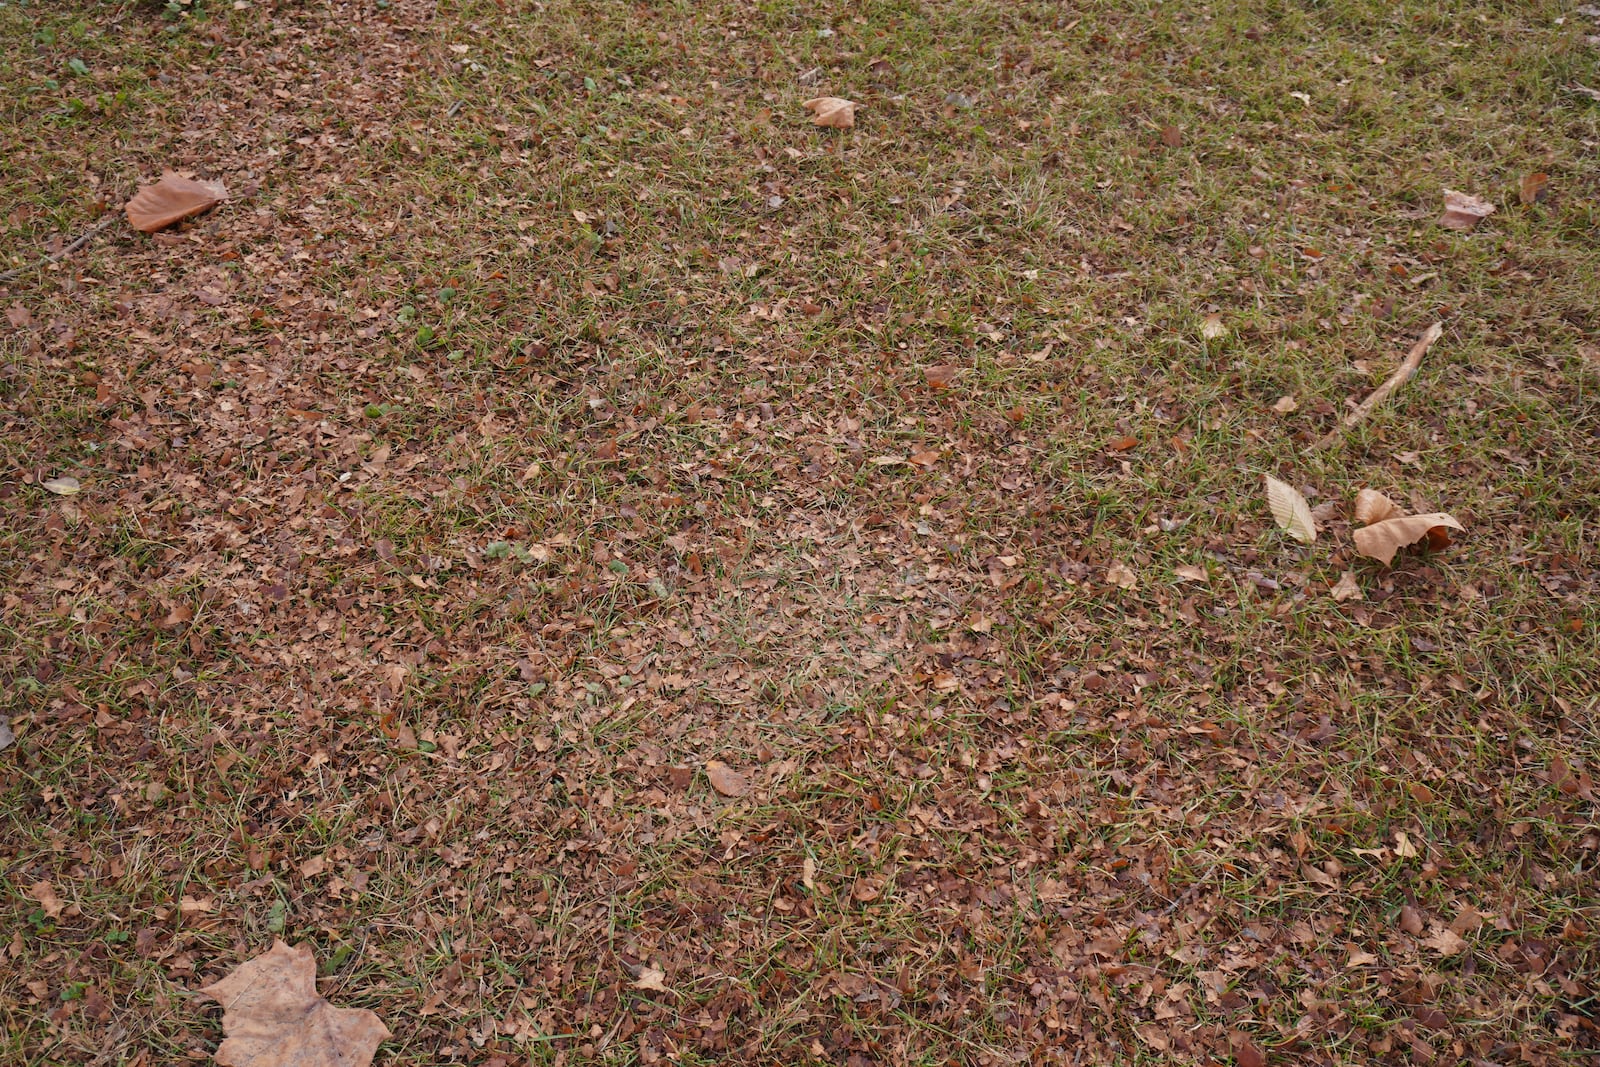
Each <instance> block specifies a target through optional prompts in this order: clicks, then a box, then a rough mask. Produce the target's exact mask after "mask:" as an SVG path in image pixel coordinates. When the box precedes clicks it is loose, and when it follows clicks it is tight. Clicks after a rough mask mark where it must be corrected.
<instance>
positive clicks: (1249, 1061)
mask: <svg viewBox="0 0 1600 1067" xmlns="http://www.w3.org/2000/svg"><path fill="white" fill-rule="evenodd" d="M1228 1042H1229V1044H1231V1045H1233V1061H1234V1062H1235V1063H1237V1064H1238V1065H1239V1067H1266V1064H1267V1056H1266V1053H1264V1052H1262V1051H1261V1050H1260V1049H1259V1048H1257V1047H1256V1044H1255V1042H1254V1041H1251V1040H1250V1039H1249V1038H1248V1037H1246V1036H1245V1035H1244V1034H1241V1033H1239V1032H1238V1031H1237V1030H1235V1031H1234V1032H1233V1033H1232V1034H1229V1035H1228Z"/></svg>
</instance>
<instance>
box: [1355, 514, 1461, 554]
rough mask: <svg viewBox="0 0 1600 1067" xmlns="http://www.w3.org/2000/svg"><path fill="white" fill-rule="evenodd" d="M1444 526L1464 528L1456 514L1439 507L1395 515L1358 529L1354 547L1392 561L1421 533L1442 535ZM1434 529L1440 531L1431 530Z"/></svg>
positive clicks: (1441, 537) (1436, 537) (1441, 536)
mask: <svg viewBox="0 0 1600 1067" xmlns="http://www.w3.org/2000/svg"><path fill="white" fill-rule="evenodd" d="M1445 528H1449V529H1452V530H1465V529H1466V527H1465V526H1462V525H1461V523H1459V522H1457V521H1456V519H1455V516H1453V515H1447V514H1445V513H1444V512H1442V511H1436V512H1433V513H1432V514H1429V515H1397V516H1395V517H1394V518H1392V519H1384V520H1383V521H1382V522H1375V523H1373V524H1372V525H1371V526H1363V527H1361V529H1359V530H1357V531H1356V534H1355V537H1356V551H1357V552H1359V553H1361V554H1362V555H1363V556H1367V557H1368V558H1370V559H1375V560H1378V561H1379V562H1381V563H1392V562H1393V561H1394V554H1395V553H1396V552H1398V551H1400V550H1401V549H1402V548H1405V547H1406V546H1407V545H1414V544H1416V543H1417V542H1418V541H1420V540H1422V539H1423V538H1424V537H1426V538H1428V539H1429V540H1430V541H1433V540H1440V539H1443V534H1442V531H1443V530H1444V529H1445ZM1436 530H1438V531H1441V533H1439V534H1436V533H1434V531H1436ZM1444 544H1449V541H1448V540H1447V539H1445V540H1444ZM1438 547H1442V545H1441V546H1438Z"/></svg>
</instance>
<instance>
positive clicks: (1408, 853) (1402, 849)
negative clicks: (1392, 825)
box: [1394, 830, 1417, 860]
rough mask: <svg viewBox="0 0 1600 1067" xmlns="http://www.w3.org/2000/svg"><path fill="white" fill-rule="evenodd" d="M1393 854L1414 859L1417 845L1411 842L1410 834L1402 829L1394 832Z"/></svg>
mask: <svg viewBox="0 0 1600 1067" xmlns="http://www.w3.org/2000/svg"><path fill="white" fill-rule="evenodd" d="M1394 854H1395V855H1396V856H1399V857H1400V858H1401V859H1403V860H1409V859H1415V858H1416V856H1417V846H1416V845H1413V844H1412V843H1411V835H1410V834H1407V833H1406V832H1405V831H1404V830H1396V831H1395V832H1394Z"/></svg>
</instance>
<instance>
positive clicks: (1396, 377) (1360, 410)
mask: <svg viewBox="0 0 1600 1067" xmlns="http://www.w3.org/2000/svg"><path fill="white" fill-rule="evenodd" d="M1443 334H1444V324H1443V323H1441V322H1436V323H1434V324H1433V325H1432V326H1429V327H1428V328H1427V329H1426V330H1423V331H1422V336H1421V337H1420V338H1418V339H1417V343H1416V344H1414V345H1412V346H1411V351H1410V352H1407V353H1406V358H1405V361H1404V362H1402V363H1401V364H1400V369H1399V370H1397V371H1395V372H1394V373H1393V374H1391V375H1390V376H1389V380H1388V381H1386V382H1384V383H1383V384H1382V385H1380V386H1378V387H1377V388H1376V389H1374V390H1373V391H1372V395H1371V396H1369V397H1367V398H1366V399H1365V400H1363V401H1362V402H1361V405H1360V406H1359V407H1357V408H1356V409H1355V410H1354V411H1352V412H1351V413H1350V414H1348V415H1346V416H1345V417H1344V421H1343V422H1342V423H1340V424H1339V425H1338V426H1335V427H1334V428H1333V429H1331V430H1329V431H1328V432H1327V434H1325V435H1324V436H1323V437H1321V438H1319V439H1318V440H1317V442H1316V443H1315V444H1313V445H1312V446H1311V448H1312V450H1313V451H1315V450H1316V449H1319V448H1327V447H1328V446H1329V445H1332V444H1337V443H1338V442H1339V441H1340V440H1342V439H1343V436H1344V432H1345V431H1346V430H1348V429H1349V428H1350V427H1352V426H1354V425H1355V424H1356V423H1358V422H1360V421H1361V420H1362V419H1364V418H1366V417H1367V416H1368V415H1371V414H1372V410H1373V409H1374V408H1376V407H1377V406H1378V405H1379V404H1381V403H1383V402H1384V401H1385V400H1387V399H1389V394H1391V393H1393V392H1394V391H1395V390H1396V389H1398V388H1400V387H1401V386H1402V385H1404V384H1406V382H1408V381H1410V380H1411V376H1412V375H1413V374H1415V373H1417V368H1418V367H1419V366H1421V365H1422V357H1423V355H1424V354H1425V353H1426V352H1427V351H1428V349H1430V348H1432V347H1433V342H1435V341H1437V340H1438V339H1439V338H1440V337H1441V336H1442V335H1443Z"/></svg>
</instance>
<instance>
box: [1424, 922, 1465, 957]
mask: <svg viewBox="0 0 1600 1067" xmlns="http://www.w3.org/2000/svg"><path fill="white" fill-rule="evenodd" d="M1422 943H1423V944H1424V945H1426V946H1427V947H1428V948H1431V949H1433V951H1435V952H1437V953H1438V954H1439V955H1441V956H1454V955H1456V954H1457V953H1458V952H1462V951H1465V950H1466V947H1467V942H1466V941H1465V940H1464V939H1463V938H1462V936H1461V935H1460V934H1458V933H1456V932H1455V931H1454V930H1452V929H1450V928H1449V927H1448V926H1441V927H1439V929H1437V930H1435V931H1434V932H1433V933H1432V934H1430V935H1428V937H1426V938H1425V939H1423V942H1422Z"/></svg>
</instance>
